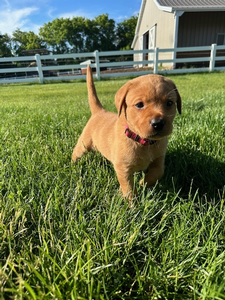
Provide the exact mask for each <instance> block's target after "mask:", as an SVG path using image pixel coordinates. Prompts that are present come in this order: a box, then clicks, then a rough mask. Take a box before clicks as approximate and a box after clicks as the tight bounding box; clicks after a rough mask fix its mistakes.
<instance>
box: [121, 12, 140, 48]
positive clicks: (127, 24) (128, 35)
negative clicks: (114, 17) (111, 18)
mask: <svg viewBox="0 0 225 300" xmlns="http://www.w3.org/2000/svg"><path fill="white" fill-rule="evenodd" d="M137 19H138V16H132V17H131V18H130V19H126V20H124V21H123V22H121V23H118V24H117V30H116V36H117V49H119V50H125V49H127V50H129V49H131V44H132V41H133V39H134V35H135V28H136V25H137Z"/></svg>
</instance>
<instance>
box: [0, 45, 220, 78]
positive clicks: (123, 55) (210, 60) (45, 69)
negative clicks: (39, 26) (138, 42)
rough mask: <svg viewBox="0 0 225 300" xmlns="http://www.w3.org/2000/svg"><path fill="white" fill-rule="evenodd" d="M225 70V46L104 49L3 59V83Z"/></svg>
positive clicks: (0, 70)
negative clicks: (90, 74)
mask: <svg viewBox="0 0 225 300" xmlns="http://www.w3.org/2000/svg"><path fill="white" fill-rule="evenodd" d="M87 65H90V66H91V67H92V69H93V73H94V77H96V78H97V79H98V80H100V79H101V78H107V77H122V76H139V75H145V74H179V73H196V72H213V71H220V70H225V46H217V45H216V44H213V45H211V46H205V47H185V48H175V49H174V48H168V49H160V48H154V49H145V50H127V51H104V52H99V51H95V52H88V53H70V54H58V55H39V54H36V55H34V56H24V57H6V58H0V83H19V82H40V83H44V82H45V81H52V80H72V79H85V77H86V68H87Z"/></svg>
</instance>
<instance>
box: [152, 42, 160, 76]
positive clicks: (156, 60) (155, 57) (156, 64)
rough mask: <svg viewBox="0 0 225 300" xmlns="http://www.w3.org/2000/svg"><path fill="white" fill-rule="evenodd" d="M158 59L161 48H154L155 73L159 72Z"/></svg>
mask: <svg viewBox="0 0 225 300" xmlns="http://www.w3.org/2000/svg"><path fill="white" fill-rule="evenodd" d="M158 59H159V48H157V47H156V48H155V49H154V70H153V73H154V74H158Z"/></svg>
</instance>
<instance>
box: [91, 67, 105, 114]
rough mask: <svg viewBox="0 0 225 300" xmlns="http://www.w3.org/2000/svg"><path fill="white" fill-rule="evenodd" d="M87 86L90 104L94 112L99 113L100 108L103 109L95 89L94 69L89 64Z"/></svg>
mask: <svg viewBox="0 0 225 300" xmlns="http://www.w3.org/2000/svg"><path fill="white" fill-rule="evenodd" d="M87 88H88V99H89V105H90V109H91V113H92V114H96V113H98V112H99V111H100V110H102V109H103V107H102V105H101V103H100V101H99V99H98V96H97V92H96V89H95V85H94V80H93V75H92V70H91V67H90V66H87Z"/></svg>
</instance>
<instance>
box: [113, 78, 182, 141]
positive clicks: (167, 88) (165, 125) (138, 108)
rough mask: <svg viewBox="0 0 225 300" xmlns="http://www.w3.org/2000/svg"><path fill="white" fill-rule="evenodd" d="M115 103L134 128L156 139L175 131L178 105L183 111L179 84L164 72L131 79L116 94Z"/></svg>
mask: <svg viewBox="0 0 225 300" xmlns="http://www.w3.org/2000/svg"><path fill="white" fill-rule="evenodd" d="M115 105H116V108H117V110H118V113H119V116H121V115H123V116H125V118H126V122H127V125H128V127H129V128H130V129H131V130H132V131H134V132H135V133H137V134H138V135H140V136H141V137H142V138H148V139H155V140H159V139H161V138H163V137H165V136H168V135H169V134H170V133H171V132H172V129H173V125H172V123H173V119H174V117H175V114H176V108H177V109H178V112H179V113H181V97H180V95H179V92H178V90H177V88H176V86H175V84H174V83H173V81H171V80H170V79H168V78H166V77H163V76H160V75H145V76H140V77H138V78H135V79H133V80H130V81H128V82H127V83H126V84H125V85H124V86H122V87H121V88H120V89H119V90H118V92H117V93H116V96H115Z"/></svg>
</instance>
